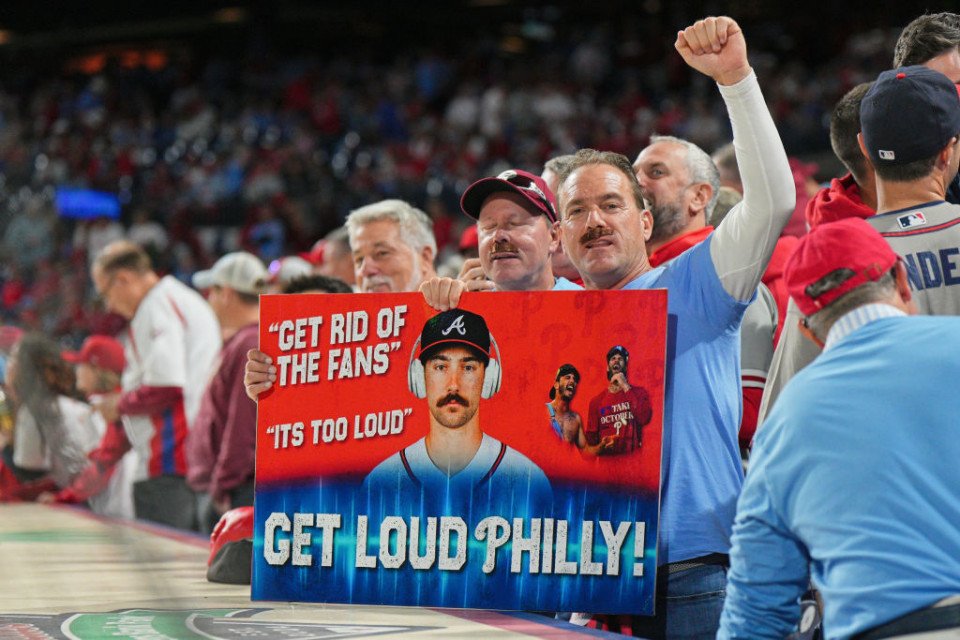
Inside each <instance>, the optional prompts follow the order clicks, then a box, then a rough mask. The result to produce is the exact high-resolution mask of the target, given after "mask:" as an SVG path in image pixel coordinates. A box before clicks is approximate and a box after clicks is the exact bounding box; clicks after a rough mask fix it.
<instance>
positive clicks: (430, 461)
mask: <svg viewBox="0 0 960 640" xmlns="http://www.w3.org/2000/svg"><path fill="white" fill-rule="evenodd" d="M418 347H419V350H420V351H419V354H417V348H418ZM413 353H414V354H416V355H414V357H412V358H411V360H410V366H409V371H408V384H409V387H410V391H411V393H413V395H415V396H416V397H418V398H426V400H427V406H428V407H429V410H430V431H429V433H428V434H427V435H426V436H425V437H423V438H421V439H420V440H417V441H416V442H415V443H414V444H412V445H410V446H408V447H405V448H403V449H401V450H400V451H398V452H397V453H395V454H393V455H392V456H390V457H389V458H387V459H386V460H384V461H383V462H381V463H380V464H379V465H377V467H376V468H375V469H374V470H373V471H372V472H371V473H370V475H368V476H367V479H366V480H365V482H364V486H365V487H366V488H367V490H368V491H369V492H370V493H371V496H372V497H373V500H374V502H375V503H376V502H377V501H379V502H380V503H381V504H382V503H383V502H384V501H389V502H390V503H394V502H395V504H396V505H398V506H400V505H404V504H410V503H411V501H415V502H419V498H420V496H421V494H422V493H423V494H426V496H427V497H428V498H429V499H431V500H437V499H440V500H442V501H443V502H447V500H452V501H460V500H462V499H463V498H467V499H469V498H470V496H471V495H472V496H473V497H477V498H483V499H486V500H489V499H490V498H492V497H495V496H504V495H509V494H510V493H511V492H512V491H513V490H514V487H525V488H526V490H527V492H528V496H529V497H530V498H531V501H532V502H533V503H536V504H549V501H550V498H551V491H550V483H549V482H548V480H547V477H546V475H544V473H543V471H541V470H540V468H539V467H537V465H535V464H534V463H533V462H531V461H530V459H529V458H527V457H526V456H524V455H523V454H521V453H518V452H517V451H515V450H514V449H511V448H510V447H508V446H507V445H506V444H504V443H502V442H500V441H499V440H497V439H496V438H493V437H491V436H489V435H487V434H485V433H484V432H483V430H482V429H481V427H480V400H481V398H482V399H488V398H490V397H491V396H493V395H494V394H495V393H496V392H497V391H498V390H499V389H500V354H499V349H498V348H497V346H496V341H495V340H493V336H492V335H491V334H490V331H489V329H488V328H487V323H486V321H485V320H484V319H483V318H482V317H481V316H479V315H477V314H475V313H471V312H469V311H464V310H460V309H455V310H452V311H447V312H444V313H440V314H438V315H436V316H434V317H432V318H430V319H429V320H428V321H427V323H426V324H425V325H424V327H423V331H422V332H421V334H420V339H419V340H418V344H417V345H414V351H413Z"/></svg>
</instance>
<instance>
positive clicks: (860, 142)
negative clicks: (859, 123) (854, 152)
mask: <svg viewBox="0 0 960 640" xmlns="http://www.w3.org/2000/svg"><path fill="white" fill-rule="evenodd" d="M857 144H858V145H860V153H862V154H863V157H864V158H866V159H867V160H869V161H870V163H871V164H872V163H873V159H872V158H871V157H870V152H869V151H867V145H866V144H864V142H863V131H861V132H859V133H858V134H857Z"/></svg>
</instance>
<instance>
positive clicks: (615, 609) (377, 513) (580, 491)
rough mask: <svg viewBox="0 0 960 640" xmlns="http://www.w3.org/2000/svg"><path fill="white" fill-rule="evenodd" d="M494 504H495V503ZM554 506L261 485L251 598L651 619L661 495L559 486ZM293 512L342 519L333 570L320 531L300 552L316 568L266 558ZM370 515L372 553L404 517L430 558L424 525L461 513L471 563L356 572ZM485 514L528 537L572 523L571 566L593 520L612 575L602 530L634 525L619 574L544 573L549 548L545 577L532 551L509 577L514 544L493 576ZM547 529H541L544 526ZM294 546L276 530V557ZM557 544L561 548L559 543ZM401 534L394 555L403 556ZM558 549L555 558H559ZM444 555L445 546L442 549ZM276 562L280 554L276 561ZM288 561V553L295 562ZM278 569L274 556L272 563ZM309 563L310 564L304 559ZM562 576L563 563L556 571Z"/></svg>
mask: <svg viewBox="0 0 960 640" xmlns="http://www.w3.org/2000/svg"><path fill="white" fill-rule="evenodd" d="M493 502H497V501H496V500H494V501H493ZM553 505H560V506H559V507H557V506H544V505H540V506H537V507H532V506H528V505H527V504H518V503H517V502H516V501H515V500H514V499H513V498H512V497H511V496H504V497H503V499H502V500H500V503H499V504H484V505H483V506H482V508H481V507H476V508H474V509H472V511H473V512H470V510H469V509H464V508H463V505H462V504H460V505H458V508H456V509H453V508H449V505H444V504H427V503H425V502H423V501H420V502H419V503H418V502H416V501H409V500H408V501H403V503H401V501H396V502H394V503H392V504H389V505H373V504H371V500H370V499H369V496H368V495H367V493H366V492H364V490H363V489H362V488H361V485H360V482H359V480H357V481H352V480H349V479H340V480H329V479H327V480H319V479H314V480H310V481H309V482H304V483H299V484H282V485H273V486H258V487H257V496H256V524H255V538H254V558H253V591H252V596H253V599H255V600H290V601H308V602H330V603H348V604H383V605H409V606H430V607H455V608H483V609H517V610H527V611H582V612H591V613H637V614H651V613H653V603H654V590H655V569H656V545H657V537H656V531H657V516H658V503H657V497H656V494H655V493H653V494H639V493H632V494H631V493H623V492H619V491H618V490H616V489H601V488H597V487H582V486H579V487H573V486H563V485H558V484H554V486H553ZM274 513H278V514H285V515H286V517H287V518H288V519H289V520H290V521H293V519H294V514H295V513H300V514H339V515H340V517H341V525H340V528H339V529H338V530H337V531H336V533H335V535H334V544H333V558H332V566H329V567H323V566H321V550H322V532H321V530H320V529H319V528H316V527H314V528H308V529H305V530H304V531H305V532H307V533H310V534H311V538H310V541H309V544H306V543H304V542H303V538H301V544H302V554H309V555H310V566H294V565H293V562H292V558H289V557H288V558H287V559H286V561H285V562H283V563H282V564H280V565H271V564H269V563H268V562H267V560H266V559H265V553H264V552H265V549H264V539H265V538H264V532H265V523H266V522H267V519H268V518H269V517H270V516H271V514H274ZM361 515H365V516H367V519H368V522H369V531H368V534H367V537H366V549H365V552H366V555H367V556H378V550H379V543H380V541H379V538H380V523H381V521H382V519H383V518H385V517H387V516H400V517H402V518H404V520H405V522H406V524H408V525H409V523H410V520H409V518H410V517H411V516H417V517H419V518H420V522H421V525H420V535H419V538H420V541H419V545H420V546H419V550H420V554H421V555H423V554H424V552H425V541H424V537H425V534H426V528H427V527H426V518H427V517H437V518H438V519H439V518H440V517H442V516H448V515H451V516H452V515H457V516H459V517H460V518H462V519H463V521H464V522H465V524H466V527H467V536H466V539H467V549H466V563H465V564H464V566H463V567H462V568H461V569H459V570H456V571H444V570H440V569H439V568H438V562H436V561H435V562H434V563H433V566H432V567H431V568H429V569H426V570H416V569H414V568H413V567H412V566H411V564H410V562H409V561H405V562H403V564H402V565H401V566H400V567H399V568H396V569H389V568H385V567H383V566H380V562H379V559H378V560H377V564H378V566H377V567H376V568H363V567H360V568H358V567H357V566H356V558H357V519H358V516H361ZM486 516H501V517H503V518H505V519H506V520H507V521H508V522H509V523H513V521H514V519H515V518H520V519H522V520H523V523H522V525H523V534H524V535H526V536H529V535H530V526H531V519H533V518H541V519H542V518H552V519H553V520H554V525H556V523H557V522H558V521H561V520H565V521H567V523H568V542H567V544H566V545H565V548H566V554H565V555H566V560H568V561H572V562H576V563H577V566H578V569H579V566H580V561H581V542H580V541H581V532H582V529H583V522H584V521H590V522H593V528H594V537H593V545H592V547H593V553H592V558H591V559H592V560H593V561H594V562H598V563H601V565H602V566H603V571H604V572H605V570H606V563H607V559H608V558H607V548H606V544H605V541H604V536H603V534H602V533H601V529H600V526H599V522H600V521H608V522H609V523H610V526H611V527H612V530H614V531H615V530H617V527H618V526H620V524H621V523H622V522H629V523H631V526H630V529H629V533H628V534H627V537H626V539H625V541H624V543H623V545H622V547H621V558H620V563H619V574H618V575H583V574H576V575H559V574H556V573H546V572H544V570H543V569H544V568H545V567H544V564H543V562H542V561H543V556H542V548H541V550H540V559H541V567H540V571H538V572H536V573H534V572H532V571H531V570H530V557H531V554H530V553H529V552H524V553H523V554H522V555H521V556H520V558H521V570H520V572H519V573H512V572H511V557H512V548H513V545H512V542H507V543H506V544H504V545H503V546H501V547H499V549H498V550H497V551H496V554H495V559H496V565H495V568H494V569H493V571H492V572H490V573H485V572H484V571H483V564H484V561H485V559H486V557H487V553H486V551H487V542H486V541H485V540H478V539H477V538H476V536H475V529H476V527H477V524H478V523H479V522H481V520H483V518H484V517H486ZM541 522H543V521H542V520H541ZM637 522H642V523H644V525H645V537H644V541H643V553H642V555H643V557H642V558H640V559H639V560H638V561H639V562H642V564H643V575H642V577H635V576H634V565H635V562H636V561H635V559H634V557H635V535H634V534H635V530H636V525H635V523H637ZM285 543H290V544H287V545H286V548H287V549H290V548H291V547H292V531H282V530H279V529H275V535H274V540H273V545H272V546H273V549H272V551H274V552H276V550H277V549H278V548H279V547H278V545H284V544H285ZM554 543H556V540H554ZM396 549H397V541H396V539H395V536H394V537H393V538H392V539H391V540H390V541H389V544H388V550H389V551H390V552H391V553H394V552H396ZM560 552H561V551H560V550H555V553H554V555H555V556H556V554H557V553H560ZM437 553H438V555H439V545H438V549H437ZM274 555H276V554H275V553H274ZM288 555H289V554H288ZM274 560H275V562H276V558H274ZM301 561H302V560H301ZM551 566H552V567H553V568H556V563H555V562H554V563H551Z"/></svg>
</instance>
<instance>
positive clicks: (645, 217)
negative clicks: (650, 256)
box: [640, 209, 653, 242]
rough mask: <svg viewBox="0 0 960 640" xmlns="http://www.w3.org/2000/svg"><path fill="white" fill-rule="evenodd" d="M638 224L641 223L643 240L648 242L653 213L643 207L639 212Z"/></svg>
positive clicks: (651, 229)
mask: <svg viewBox="0 0 960 640" xmlns="http://www.w3.org/2000/svg"><path fill="white" fill-rule="evenodd" d="M640 224H642V225H643V241H644V242H650V237H651V236H652V235H653V214H652V213H650V209H644V210H643V211H641V212H640Z"/></svg>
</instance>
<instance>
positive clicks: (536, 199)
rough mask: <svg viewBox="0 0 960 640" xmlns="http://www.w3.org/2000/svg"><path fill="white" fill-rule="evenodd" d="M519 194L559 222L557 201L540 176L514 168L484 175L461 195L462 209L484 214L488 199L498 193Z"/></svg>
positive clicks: (473, 214) (537, 211)
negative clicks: (492, 176)
mask: <svg viewBox="0 0 960 640" xmlns="http://www.w3.org/2000/svg"><path fill="white" fill-rule="evenodd" d="M498 192H506V193H517V194H519V195H521V196H523V197H524V198H525V199H527V200H528V201H529V202H530V204H531V205H532V207H533V208H532V209H531V213H534V214H541V213H542V214H543V215H545V216H547V220H549V221H550V222H556V221H557V200H556V198H555V197H554V195H553V192H552V191H550V187H548V186H547V183H546V182H544V181H543V178H541V177H540V176H535V175H533V174H532V173H528V172H526V171H522V170H520V169H510V170H508V171H504V172H503V173H501V174H500V175H498V176H497V177H496V178H482V179H480V180H477V181H476V182H474V183H473V184H472V185H470V186H469V187H467V190H466V191H464V192H463V197H462V198H460V209H461V210H462V211H463V212H464V213H465V214H467V215H468V216H470V217H471V218H475V219H476V218H479V217H480V209H481V208H482V207H483V203H484V201H485V200H486V199H487V198H488V197H489V196H490V195H491V194H494V193H498Z"/></svg>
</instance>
